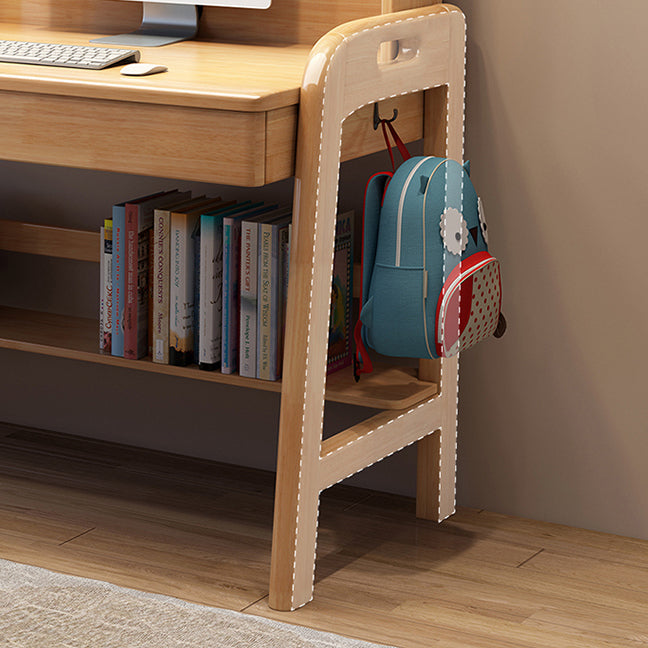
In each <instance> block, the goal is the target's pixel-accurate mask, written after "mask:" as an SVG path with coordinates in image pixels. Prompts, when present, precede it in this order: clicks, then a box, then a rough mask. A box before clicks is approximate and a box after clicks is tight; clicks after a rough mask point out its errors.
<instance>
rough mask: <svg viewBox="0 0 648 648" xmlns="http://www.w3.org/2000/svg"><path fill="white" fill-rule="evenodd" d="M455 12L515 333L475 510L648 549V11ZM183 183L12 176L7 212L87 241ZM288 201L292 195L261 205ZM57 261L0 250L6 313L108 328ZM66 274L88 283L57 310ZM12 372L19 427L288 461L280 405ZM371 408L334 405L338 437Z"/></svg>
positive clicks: (603, 7)
mask: <svg viewBox="0 0 648 648" xmlns="http://www.w3.org/2000/svg"><path fill="white" fill-rule="evenodd" d="M458 4H460V6H461V7H462V8H463V9H464V10H465V11H466V13H467V15H468V21H469V50H468V66H469V75H468V96H467V102H468V103H467V110H468V113H467V138H466V157H467V158H470V159H471V161H472V165H473V166H472V168H473V179H474V181H475V183H476V185H477V187H478V189H479V190H480V193H481V194H482V196H483V198H484V203H485V207H486V213H487V218H488V220H489V226H490V234H491V242H492V243H491V249H492V251H493V253H494V254H495V255H496V256H498V257H499V258H500V259H501V262H502V267H503V273H504V309H505V312H506V315H507V318H508V320H509V331H508V333H507V334H506V336H505V337H504V338H503V339H502V340H500V341H494V340H493V341H487V342H485V343H484V344H483V345H481V346H480V347H477V348H475V349H472V350H470V351H469V352H467V353H466V354H465V355H464V356H463V357H462V361H461V368H460V377H461V378H460V380H461V387H460V442H459V478H458V500H459V503H460V504H464V505H468V506H475V507H480V508H482V507H483V508H487V509H489V510H494V511H501V512H506V513H513V514H516V515H521V516H524V517H530V518H538V519H544V520H551V521H555V522H561V523H565V524H570V525H574V526H583V527H587V528H592V529H599V530H604V531H609V532H613V533H619V534H627V535H632V536H637V537H643V538H648V470H646V465H647V463H648V434H647V433H648V423H647V421H648V416H647V415H648V407H647V406H646V397H645V392H646V388H647V387H648V380H646V378H645V373H644V371H643V370H644V365H645V360H646V359H647V357H646V355H647V354H646V344H645V342H644V335H645V332H646V331H647V330H648V306H647V302H646V300H645V299H644V295H645V293H646V292H647V289H648V281H647V280H646V271H645V269H644V267H643V264H642V262H643V255H642V254H641V252H642V250H643V249H645V243H644V240H645V239H646V225H645V224H644V222H645V217H646V208H647V207H648V200H647V199H646V191H645V184H646V182H645V177H646V172H645V170H644V169H645V165H644V160H643V157H644V152H645V150H646V144H647V141H646V140H647V139H648V138H647V134H648V128H647V127H646V123H645V106H646V105H648V88H647V85H648V82H647V79H648V75H646V73H645V71H644V69H643V67H644V65H645V62H646V60H648V51H647V50H648V47H647V45H646V42H647V41H646V40H645V38H644V35H643V33H642V32H643V26H645V25H646V24H648V4H646V3H645V2H644V0H626V2H624V3H622V4H618V3H617V4H614V5H612V4H610V3H604V2H599V1H598V0H570V2H569V3H565V2H557V1H556V0H545V1H544V2H542V3H538V2H530V1H529V0H460V1H459V2H458ZM385 164H386V158H384V157H378V158H377V157H376V156H373V158H371V159H369V160H362V161H358V162H354V163H350V164H347V165H345V166H344V169H343V174H342V188H341V207H342V208H345V209H346V208H355V209H359V207H360V202H361V195H362V185H363V183H364V180H365V179H366V177H367V176H368V175H369V174H370V173H371V172H372V171H373V170H376V169H378V168H384V166H385ZM168 185H169V183H168V182H164V181H160V180H154V179H142V178H134V177H130V176H126V175H118V174H98V173H92V172H85V171H72V170H60V169H54V168H48V167H38V166H25V165H21V164H14V163H0V196H2V200H1V202H0V209H3V210H4V209H6V210H8V211H10V212H11V213H15V211H16V210H17V211H20V212H21V213H23V214H26V218H28V217H31V218H33V219H34V220H39V221H48V220H51V221H53V222H60V223H61V224H69V225H71V226H74V225H79V224H81V223H83V222H85V223H88V222H99V220H100V219H101V218H103V217H104V216H105V214H106V205H109V204H111V203H112V202H115V201H117V200H121V199H124V198H128V197H130V196H131V195H136V194H138V193H143V192H146V191H148V190H149V189H155V188H157V187H160V186H161V187H167V186H168ZM181 186H185V183H181ZM223 191H228V190H223ZM229 191H231V190H229ZM290 192H291V184H290V183H281V184H279V185H274V186H271V187H269V188H266V189H264V190H262V191H257V192H255V193H256V195H273V196H276V197H280V198H281V197H287V196H289V195H290ZM70 196H74V198H70ZM60 266H61V264H59V266H58V268H57V273H56V274H52V272H51V266H50V264H49V262H48V261H46V260H36V259H22V260H21V259H18V258H16V257H15V256H14V255H9V254H2V255H0V272H1V273H2V277H3V282H2V283H4V284H5V286H3V287H2V288H0V301H4V302H5V303H16V304H18V303H22V304H26V305H29V304H30V303H31V298H29V299H28V298H27V294H31V293H32V291H34V290H35V291H36V293H37V295H36V297H35V300H36V302H39V303H41V304H46V305H49V306H50V307H54V308H61V309H62V310H65V309H69V310H71V311H73V312H79V313H90V312H92V311H93V309H94V303H95V301H94V299H95V297H96V280H95V279H96V278H95V276H94V274H92V273H90V272H89V271H88V268H87V267H85V266H83V264H74V263H70V264H63V266H64V267H63V268H61V267H60ZM61 277H64V278H65V281H66V282H67V283H68V284H70V285H72V288H71V289H69V290H66V291H64V292H63V293H59V294H58V297H57V301H55V302H54V303H50V304H47V301H48V299H47V297H46V295H47V294H48V293H49V291H50V288H51V287H52V284H54V283H55V282H56V281H59V282H60V278H61ZM7 278H8V279H10V284H9V285H8V283H7V282H6V281H5V280H6V279H7ZM21 282H22V283H21ZM25 284H28V285H29V290H27V289H26V287H25ZM12 286H13V288H12ZM93 291H94V292H93ZM38 293H40V294H38ZM79 295H92V299H89V298H85V299H80V298H79ZM0 367H1V372H0V411H1V412H2V417H3V418H4V419H5V420H8V421H14V422H17V423H22V424H27V425H34V426H40V427H45V428H50V429H54V430H60V431H65V432H70V433H74V434H81V435H86V436H95V437H100V438H108V439H114V440H116V441H121V442H126V443H132V444H136V445H144V446H148V447H155V448H161V449H165V450H171V451H175V452H182V453H187V454H196V455H199V456H205V457H213V458H215V459H220V460H223V461H229V462H233V463H241V464H247V465H252V466H259V467H265V468H271V467H273V466H274V451H275V444H276V441H275V432H274V430H275V426H276V421H277V417H278V399H277V397H276V396H274V395H270V394H267V393H264V392H253V391H241V390H236V389H234V388H231V387H216V388H215V387H213V386H211V385H207V384H203V383H200V382H197V381H196V382H194V381H185V380H177V379H171V378H168V377H164V376H155V375H149V374H145V373H139V372H133V371H126V370H120V369H117V368H103V367H96V366H93V365H86V364H83V363H79V362H73V361H62V360H56V359H52V358H41V357H39V356H34V355H28V354H20V353H17V352H10V351H0ZM111 400H114V401H116V402H119V403H121V405H120V407H110V406H108V407H107V406H106V403H109V402H110V401H111ZM143 402H145V403H148V404H149V405H148V406H147V407H146V408H145V409H143V408H142V407H141V403H143ZM187 403H190V405H187ZM364 413H365V411H363V410H359V409H356V408H351V407H345V406H331V407H329V409H328V410H327V416H326V426H327V430H328V432H333V431H335V430H336V429H339V428H341V427H343V426H344V425H347V424H351V423H352V422H353V421H354V420H357V419H358V418H359V417H361V416H362V415H363V414H364ZM125 421H128V424H125ZM414 466H415V454H414V452H413V451H412V449H408V450H405V451H403V452H402V453H400V454H399V455H397V456H395V457H392V458H390V459H388V460H386V461H385V462H382V463H381V464H378V465H377V466H375V467H373V468H371V469H369V470H368V471H365V472H364V473H362V474H361V475H360V476H358V477H356V478H355V480H356V483H362V484H364V485H368V486H370V487H375V488H380V489H386V490H392V491H395V492H404V493H413V488H414V481H413V471H414Z"/></svg>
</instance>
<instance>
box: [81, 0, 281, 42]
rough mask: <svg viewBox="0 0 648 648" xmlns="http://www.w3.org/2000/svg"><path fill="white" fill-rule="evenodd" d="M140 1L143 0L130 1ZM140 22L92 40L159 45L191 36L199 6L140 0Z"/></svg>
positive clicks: (207, 3)
mask: <svg viewBox="0 0 648 648" xmlns="http://www.w3.org/2000/svg"><path fill="white" fill-rule="evenodd" d="M130 1H131V2H142V0H130ZM271 1H272V0H200V5H201V6H204V7H244V8H248V9H267V8H268V7H269V6H270V3H271ZM142 5H143V13H142V24H141V26H140V28H139V29H138V30H137V31H134V32H132V33H130V34H119V35H116V36H104V37H102V38H95V39H93V41H92V42H94V43H110V44H113V45H128V46H133V47H158V46H160V45H168V44H169V43H176V42H178V41H182V40H190V39H192V38H193V37H194V36H195V35H196V33H197V32H198V18H199V13H198V6H197V5H196V2H195V0H156V2H149V1H148V0H144V2H142Z"/></svg>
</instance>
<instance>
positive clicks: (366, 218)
mask: <svg viewBox="0 0 648 648" xmlns="http://www.w3.org/2000/svg"><path fill="white" fill-rule="evenodd" d="M392 176H393V173H392V172H391V171H383V172H381V173H376V174H374V175H372V176H371V178H369V181H368V182H367V187H366V189H365V198H364V210H363V218H362V296H361V297H362V302H361V303H362V304H364V302H365V299H366V297H367V295H368V294H369V285H370V283H371V272H372V270H373V265H374V260H375V258H376V244H377V241H378V225H379V223H380V208H381V207H382V202H383V197H384V195H385V190H386V189H387V185H388V183H389V181H390V180H391V178H392Z"/></svg>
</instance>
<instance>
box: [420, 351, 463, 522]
mask: <svg viewBox="0 0 648 648" xmlns="http://www.w3.org/2000/svg"><path fill="white" fill-rule="evenodd" d="M438 366H439V368H440V374H441V376H440V377H441V380H440V382H438V383H437V384H440V385H441V389H440V394H439V398H441V399H442V401H443V404H442V414H441V428H440V429H439V430H437V431H436V432H434V433H432V434H429V435H428V436H426V437H425V438H423V439H421V440H420V441H419V442H418V444H417V453H418V456H417V467H416V469H417V477H416V517H419V518H423V519H425V520H436V521H437V522H441V521H442V520H445V519H446V518H447V517H449V516H450V515H452V514H453V513H454V512H455V506H456V503H455V495H456V474H457V397H458V381H457V377H458V376H457V370H458V360H457V358H450V359H444V360H441V361H439V363H438ZM426 379H428V380H429V379H430V378H426ZM437 380H438V379H437Z"/></svg>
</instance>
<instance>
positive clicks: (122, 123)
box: [0, 92, 265, 187]
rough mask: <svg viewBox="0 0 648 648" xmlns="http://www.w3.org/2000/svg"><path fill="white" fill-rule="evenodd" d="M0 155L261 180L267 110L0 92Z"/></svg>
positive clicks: (187, 176) (230, 180) (239, 181)
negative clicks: (168, 104) (264, 111)
mask: <svg viewBox="0 0 648 648" xmlns="http://www.w3.org/2000/svg"><path fill="white" fill-rule="evenodd" d="M0 113H1V114H2V120H0V141H1V142H2V147H1V149H0V157H2V158H4V159H7V160H16V161H21V162H36V163H42V164H53V165H57V166H69V167H78V168H84V169H97V170H102V171H119V172H123V173H133V174H138V175H150V176H158V177H164V178H177V179H180V180H196V181H202V182H215V183H219V184H228V185H235V186H250V187H251V186H259V185H262V184H263V183H264V181H265V171H264V165H265V113H263V112H260V113H244V112H235V111H221V110H205V109H201V108H188V107H179V106H163V105H156V104H143V103H127V102H116V101H105V100H97V99H84V98H79V97H64V96H56V95H39V94H30V93H15V92H0Z"/></svg>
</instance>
